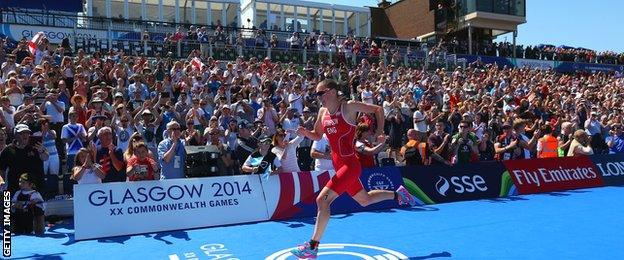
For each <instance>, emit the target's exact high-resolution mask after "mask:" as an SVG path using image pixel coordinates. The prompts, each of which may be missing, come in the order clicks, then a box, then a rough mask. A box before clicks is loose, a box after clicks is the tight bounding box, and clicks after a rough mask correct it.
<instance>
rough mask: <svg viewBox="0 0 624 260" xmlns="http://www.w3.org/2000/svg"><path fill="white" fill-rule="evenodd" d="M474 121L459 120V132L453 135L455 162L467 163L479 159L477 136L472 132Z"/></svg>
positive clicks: (452, 147) (452, 149)
mask: <svg viewBox="0 0 624 260" xmlns="http://www.w3.org/2000/svg"><path fill="white" fill-rule="evenodd" d="M471 124H472V122H470V121H467V120H462V121H461V122H459V133H457V134H455V135H454V136H453V139H452V141H451V151H452V154H453V157H454V161H455V164H467V163H470V162H475V161H478V160H479V148H478V147H477V144H478V140H477V136H476V135H475V134H474V133H472V132H470V128H471Z"/></svg>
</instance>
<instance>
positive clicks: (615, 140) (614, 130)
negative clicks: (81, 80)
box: [0, 123, 624, 154]
mask: <svg viewBox="0 0 624 260" xmlns="http://www.w3.org/2000/svg"><path fill="white" fill-rule="evenodd" d="M0 141H1V140H0ZM606 142H607V146H608V147H609V154H616V153H624V134H622V123H615V124H613V125H612V126H611V136H608V137H607V138H606Z"/></svg>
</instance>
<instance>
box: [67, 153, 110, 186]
mask: <svg viewBox="0 0 624 260" xmlns="http://www.w3.org/2000/svg"><path fill="white" fill-rule="evenodd" d="M92 158H93V155H92V153H91V152H90V151H89V149H87V148H80V150H79V151H78V154H76V156H75V160H74V164H73V165H76V166H74V168H73V169H72V176H71V178H72V180H75V181H77V182H78V184H94V183H102V180H103V179H104V178H105V177H106V173H105V172H104V171H103V170H102V166H101V165H99V164H97V163H93V159H92Z"/></svg>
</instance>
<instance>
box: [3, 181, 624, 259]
mask: <svg viewBox="0 0 624 260" xmlns="http://www.w3.org/2000/svg"><path fill="white" fill-rule="evenodd" d="M623 196H624V187H604V188H596V189H587V190H575V191H566V192H554V193H547V194H539V195H530V196H518V197H511V198H504V199H495V200H481V201H469V202H459V203H449V204H440V205H434V206H429V207H418V208H412V209H397V210H388V211H380V212H363V213H355V214H346V215H337V216H333V217H332V219H331V221H330V224H329V227H328V230H327V232H326V235H325V237H324V238H323V241H322V245H323V247H322V248H321V250H320V252H321V254H322V256H321V257H320V258H322V259H396V258H400V257H401V255H403V256H405V257H407V258H409V259H435V258H442V259H443V258H448V257H450V258H454V259H624V250H622V249H623V248H624V246H622V245H621V242H619V237H621V236H622V233H623V232H624V221H622V220H624V200H623V199H621V198H622V197H623ZM197 217H200V218H205V217H209V216H197ZM102 228H106V223H102ZM313 228H314V219H312V218H308V219H299V220H292V221H284V222H263V223H255V224H246V225H235V226H225V227H215V228H205V229H195V230H186V231H174V232H163V233H156V234H145V235H136V236H124V237H115V238H108V239H99V240H89V241H78V242H76V241H74V239H73V230H72V225H71V223H68V224H60V225H56V226H54V227H52V228H50V229H49V230H48V231H47V232H46V235H45V236H44V237H33V236H15V237H13V256H12V257H11V259H27V258H28V259H31V258H35V259H37V258H42V259H174V260H175V259H194V258H199V259H224V260H225V259H265V258H266V257H268V256H271V255H273V256H274V257H275V258H274V259H284V258H285V257H287V256H288V255H287V254H283V253H280V251H281V250H285V249H288V248H290V247H293V246H294V245H296V244H297V243H301V242H303V241H305V240H307V239H309V236H310V235H311V233H312V230H313ZM390 250H391V251H390ZM274 253H275V254H274ZM280 257H281V258H280ZM287 259H292V258H291V257H288V258H287Z"/></svg>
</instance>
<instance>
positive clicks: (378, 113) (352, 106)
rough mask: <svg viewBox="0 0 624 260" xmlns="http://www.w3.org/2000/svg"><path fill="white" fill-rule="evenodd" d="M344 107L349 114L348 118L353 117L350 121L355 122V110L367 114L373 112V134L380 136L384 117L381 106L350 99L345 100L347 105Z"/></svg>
mask: <svg viewBox="0 0 624 260" xmlns="http://www.w3.org/2000/svg"><path fill="white" fill-rule="evenodd" d="M345 107H346V112H347V113H348V115H349V117H348V119H349V120H351V119H353V120H352V122H350V123H355V121H357V120H355V118H356V117H357V112H362V113H367V114H371V113H375V119H377V129H376V130H375V136H380V135H382V134H383V130H384V121H385V118H384V111H383V108H382V107H380V106H377V105H372V104H366V103H362V102H359V101H352V100H351V101H349V102H347V105H346V106H345Z"/></svg>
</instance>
